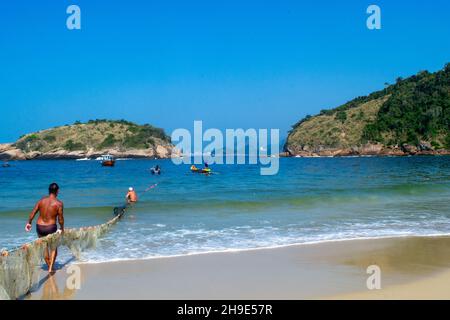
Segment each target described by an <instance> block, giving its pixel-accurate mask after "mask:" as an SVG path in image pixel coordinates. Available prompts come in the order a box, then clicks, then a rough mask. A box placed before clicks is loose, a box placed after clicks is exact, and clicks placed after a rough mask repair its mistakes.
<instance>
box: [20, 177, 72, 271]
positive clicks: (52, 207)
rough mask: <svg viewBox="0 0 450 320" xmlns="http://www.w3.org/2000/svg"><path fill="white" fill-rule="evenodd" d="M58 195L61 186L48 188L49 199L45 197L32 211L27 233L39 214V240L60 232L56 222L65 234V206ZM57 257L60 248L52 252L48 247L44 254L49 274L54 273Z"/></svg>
mask: <svg viewBox="0 0 450 320" xmlns="http://www.w3.org/2000/svg"><path fill="white" fill-rule="evenodd" d="M58 193H59V186H58V185H57V184H56V183H52V184H50V186H49V187H48V197H43V198H42V199H41V200H39V201H38V202H37V203H36V205H35V206H34V208H33V210H32V211H31V214H30V217H29V219H28V222H27V224H26V226H25V230H26V231H27V232H30V231H31V228H32V225H31V223H32V222H33V219H34V217H35V216H36V213H38V212H39V218H38V219H37V222H36V231H37V234H38V237H39V238H42V237H46V236H48V235H49V234H52V233H55V232H56V231H57V230H58V228H57V226H56V220H58V223H59V227H60V230H61V232H62V233H64V204H63V203H62V202H61V201H60V200H58V199H57V197H58ZM57 255H58V248H55V249H54V250H52V249H50V248H49V247H48V246H47V248H46V250H45V252H44V260H45V262H46V264H47V266H48V272H49V273H53V266H54V264H55V261H56V256H57Z"/></svg>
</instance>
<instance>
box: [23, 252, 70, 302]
mask: <svg viewBox="0 0 450 320" xmlns="http://www.w3.org/2000/svg"><path fill="white" fill-rule="evenodd" d="M74 260H75V258H74V257H72V258H70V259H68V260H67V261H66V262H64V263H58V262H55V264H54V266H53V268H54V270H55V272H53V273H52V274H50V273H47V274H46V275H45V276H44V277H43V278H42V279H41V280H39V282H38V283H37V284H35V285H34V286H33V287H32V288H31V290H30V292H29V293H28V294H26V295H25V296H24V297H23V298H26V297H27V296H29V295H33V294H34V293H36V292H38V291H39V290H41V288H42V296H41V300H60V299H64V300H66V299H70V298H72V297H73V296H74V294H75V291H76V290H75V289H69V288H67V286H64V290H63V291H62V292H60V290H59V288H58V283H57V281H56V276H55V274H56V272H59V271H61V270H62V269H64V267H66V266H67V265H68V264H69V263H71V262H72V261H74ZM41 270H43V271H46V272H48V266H47V265H46V264H45V263H44V264H43V265H42V267H41Z"/></svg>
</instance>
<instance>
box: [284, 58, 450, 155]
mask: <svg viewBox="0 0 450 320" xmlns="http://www.w3.org/2000/svg"><path fill="white" fill-rule="evenodd" d="M421 141H426V142H429V143H431V145H432V146H433V147H434V148H442V147H445V148H450V64H447V65H446V66H445V68H444V69H443V70H440V71H438V72H435V73H429V72H427V71H422V72H419V73H418V74H417V75H414V76H412V77H409V78H407V79H402V78H398V79H397V80H396V83H395V84H393V85H388V86H386V87H385V88H384V89H383V90H380V91H376V92H374V93H371V94H370V95H368V96H364V97H358V98H356V99H353V100H351V101H349V102H347V103H345V104H344V105H342V106H339V107H337V108H334V109H331V110H322V111H321V112H320V113H319V115H317V116H310V115H308V116H306V117H305V118H303V119H301V120H300V121H299V122H297V123H296V124H295V125H294V126H293V127H292V130H291V131H290V132H289V136H288V139H287V143H286V148H289V146H302V147H303V146H308V147H317V146H322V147H330V148H336V147H352V146H359V145H363V144H366V143H368V142H369V143H381V144H383V145H385V146H398V145H403V144H405V143H406V144H411V145H419V144H420V143H421Z"/></svg>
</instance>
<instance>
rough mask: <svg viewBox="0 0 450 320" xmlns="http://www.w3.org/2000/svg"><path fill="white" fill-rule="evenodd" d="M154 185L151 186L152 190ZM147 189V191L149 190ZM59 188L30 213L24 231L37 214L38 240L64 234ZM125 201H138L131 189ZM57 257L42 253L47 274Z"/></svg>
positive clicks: (153, 170) (53, 185) (52, 187)
mask: <svg viewBox="0 0 450 320" xmlns="http://www.w3.org/2000/svg"><path fill="white" fill-rule="evenodd" d="M150 171H151V173H152V174H157V175H160V174H161V167H160V166H159V165H156V166H155V167H153V168H151V169H150ZM191 171H192V172H196V173H203V174H207V175H209V174H210V173H211V169H210V168H209V166H208V164H207V163H205V166H204V168H201V169H200V168H197V167H196V166H195V165H192V166H191ZM154 186H156V184H155V185H153V186H151V187H150V188H153V187H154ZM150 188H149V189H150ZM58 194H59V186H58V184H57V183H55V182H53V183H51V184H50V185H49V187H48V196H45V197H43V198H42V199H40V200H39V201H38V202H37V203H36V205H35V206H34V208H33V210H32V211H31V213H30V216H29V218H28V221H27V223H26V225H25V230H26V231H27V232H30V231H31V229H32V222H33V220H34V218H35V216H36V214H37V213H39V217H38V219H37V221H36V232H37V235H38V237H39V238H43V237H46V236H48V235H50V234H53V233H55V232H61V233H62V234H64V204H63V202H62V201H60V200H59V199H58ZM125 200H126V202H127V204H134V203H136V202H137V201H138V196H137V193H136V191H135V190H134V188H133V187H129V188H128V192H127V193H126V195H125ZM57 224H59V227H60V229H59V230H58V227H57ZM57 255H58V249H57V248H54V249H52V248H47V249H46V250H45V251H44V260H45V263H46V264H47V266H48V272H49V274H53V273H54V265H55V261H56V257H57Z"/></svg>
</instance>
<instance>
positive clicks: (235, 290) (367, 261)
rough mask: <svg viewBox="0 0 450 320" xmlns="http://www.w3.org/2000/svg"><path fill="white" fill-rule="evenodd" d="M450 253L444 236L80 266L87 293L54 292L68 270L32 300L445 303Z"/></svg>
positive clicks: (289, 247)
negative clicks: (373, 277) (372, 269)
mask: <svg viewBox="0 0 450 320" xmlns="http://www.w3.org/2000/svg"><path fill="white" fill-rule="evenodd" d="M449 253H450V236H437V237H401V238H382V239H364V240H362V239H360V240H351V241H347V240H345V241H340V242H327V243H319V244H308V245H290V246H288V247H286V246H285V247H278V248H264V249H263V248H261V249H256V250H255V249H249V250H246V251H239V252H220V253H218V252H215V253H201V254H192V255H187V256H186V255H185V256H175V257H173V256H172V257H160V258H156V259H154V258H151V259H145V260H141V259H139V260H126V261H123V260H122V261H113V262H103V263H82V262H80V263H76V264H75V265H77V266H78V267H79V268H80V270H81V275H82V281H81V289H80V290H74V291H73V290H72V291H70V290H69V291H70V292H69V291H68V290H66V289H67V288H65V289H64V290H63V292H62V293H61V292H60V291H59V290H54V289H55V288H58V287H59V288H64V287H65V281H66V279H67V277H68V276H69V275H68V274H67V270H66V268H63V269H61V270H59V271H58V272H57V274H56V275H55V276H54V277H51V279H49V280H47V281H46V282H45V283H44V284H43V285H42V286H41V287H40V288H39V289H38V290H36V291H34V292H33V293H32V294H31V295H30V296H29V297H28V299H40V298H44V299H56V298H57V299H372V298H392V299H396V298H398V299H402V298H403V297H410V298H413V299H414V298H421V297H422V298H423V297H424V295H423V293H422V290H419V289H420V288H422V287H424V288H425V287H430V286H431V287H435V286H436V285H438V287H437V288H440V289H436V290H432V291H430V290H428V291H427V296H426V297H425V298H427V297H428V298H438V299H446V298H450V292H449V291H446V290H445V287H447V286H448V284H450V271H449V267H450V254H449ZM373 264H377V265H379V266H380V268H381V271H382V289H381V290H373V291H369V290H368V289H367V287H366V281H367V277H368V276H370V275H368V274H367V272H366V269H367V267H368V266H369V265H373ZM436 279H439V280H436ZM436 283H437V284H436ZM442 287H444V288H442ZM52 288H53V289H52ZM411 288H418V289H414V290H413V292H411ZM447 293H448V294H447Z"/></svg>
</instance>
